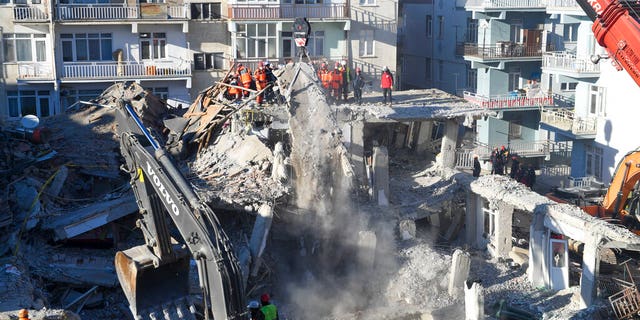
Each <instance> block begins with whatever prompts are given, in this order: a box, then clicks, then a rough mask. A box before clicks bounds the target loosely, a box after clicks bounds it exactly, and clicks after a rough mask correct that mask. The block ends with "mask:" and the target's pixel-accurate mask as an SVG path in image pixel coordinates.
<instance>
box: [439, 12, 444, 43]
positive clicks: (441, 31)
mask: <svg viewBox="0 0 640 320" xmlns="http://www.w3.org/2000/svg"><path fill="white" fill-rule="evenodd" d="M438 39H444V16H438Z"/></svg>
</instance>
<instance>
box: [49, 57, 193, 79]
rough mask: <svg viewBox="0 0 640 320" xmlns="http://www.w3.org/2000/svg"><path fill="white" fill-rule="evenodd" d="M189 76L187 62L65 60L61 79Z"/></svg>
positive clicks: (189, 71)
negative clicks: (84, 61)
mask: <svg viewBox="0 0 640 320" xmlns="http://www.w3.org/2000/svg"><path fill="white" fill-rule="evenodd" d="M187 76H191V63H189V62H182V63H180V62H178V61H175V62H172V61H169V62H154V63H139V62H123V63H120V64H119V63H117V62H86V63H81V62H65V63H64V68H63V75H62V78H63V79H113V78H138V77H151V78H171V77H187Z"/></svg>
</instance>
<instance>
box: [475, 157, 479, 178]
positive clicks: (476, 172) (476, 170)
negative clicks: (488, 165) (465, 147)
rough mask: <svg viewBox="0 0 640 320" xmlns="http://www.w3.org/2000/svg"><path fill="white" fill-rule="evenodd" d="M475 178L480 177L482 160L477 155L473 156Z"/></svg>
mask: <svg viewBox="0 0 640 320" xmlns="http://www.w3.org/2000/svg"><path fill="white" fill-rule="evenodd" d="M473 176H474V177H476V178H477V177H479V176H480V160H478V156H477V155H474V156H473Z"/></svg>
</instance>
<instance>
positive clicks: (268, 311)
mask: <svg viewBox="0 0 640 320" xmlns="http://www.w3.org/2000/svg"><path fill="white" fill-rule="evenodd" d="M260 302H261V303H262V308H260V311H262V313H263V314H264V320H278V308H276V306H275V305H273V304H271V302H270V301H269V295H268V294H266V293H265V294H263V295H262V296H260Z"/></svg>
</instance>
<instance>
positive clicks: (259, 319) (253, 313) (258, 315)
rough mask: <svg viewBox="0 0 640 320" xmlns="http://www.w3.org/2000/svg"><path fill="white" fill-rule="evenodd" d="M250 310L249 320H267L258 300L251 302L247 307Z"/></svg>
mask: <svg viewBox="0 0 640 320" xmlns="http://www.w3.org/2000/svg"><path fill="white" fill-rule="evenodd" d="M247 309H249V319H250V320H265V319H264V313H262V310H260V302H258V301H257V300H251V301H250V302H249V305H248V306H247Z"/></svg>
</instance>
